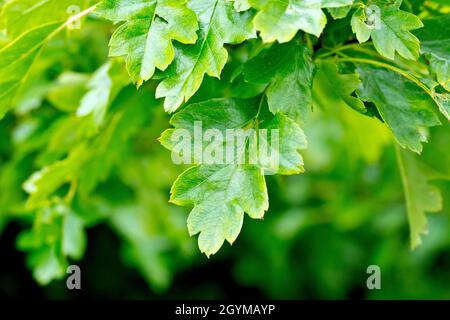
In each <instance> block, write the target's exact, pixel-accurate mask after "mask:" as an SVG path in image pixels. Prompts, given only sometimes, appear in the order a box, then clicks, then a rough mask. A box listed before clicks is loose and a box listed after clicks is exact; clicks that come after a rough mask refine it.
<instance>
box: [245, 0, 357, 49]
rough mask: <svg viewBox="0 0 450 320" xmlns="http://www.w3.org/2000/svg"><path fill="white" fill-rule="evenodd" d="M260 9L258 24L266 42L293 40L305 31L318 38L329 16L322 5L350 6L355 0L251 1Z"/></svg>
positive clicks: (332, 6)
mask: <svg viewBox="0 0 450 320" xmlns="http://www.w3.org/2000/svg"><path fill="white" fill-rule="evenodd" d="M249 2H250V5H251V6H252V7H253V8H255V9H257V10H258V14H257V15H256V17H255V21H254V24H255V27H256V29H257V30H258V31H260V36H261V38H262V39H263V41H264V42H273V41H275V40H277V41H278V42H280V43H283V42H288V41H290V40H291V39H292V38H293V37H294V36H295V34H296V33H297V31H299V30H302V31H305V32H307V33H310V34H313V35H315V36H316V37H319V36H320V34H321V33H322V31H323V29H324V27H325V24H326V22H327V18H326V16H325V13H324V12H323V11H322V8H338V7H345V6H348V5H351V4H352V3H353V0H320V1H314V0H249Z"/></svg>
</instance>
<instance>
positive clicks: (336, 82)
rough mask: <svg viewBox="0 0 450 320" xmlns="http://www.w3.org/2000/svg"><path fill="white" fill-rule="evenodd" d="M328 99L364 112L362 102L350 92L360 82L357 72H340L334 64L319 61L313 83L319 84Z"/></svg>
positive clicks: (352, 91) (364, 108)
mask: <svg viewBox="0 0 450 320" xmlns="http://www.w3.org/2000/svg"><path fill="white" fill-rule="evenodd" d="M317 82H320V86H321V87H322V90H323V91H324V92H326V94H327V95H328V97H331V98H330V99H336V100H341V101H342V102H343V103H345V104H346V105H348V106H349V107H351V108H353V109H355V110H356V111H358V112H361V113H365V111H366V107H365V106H364V103H363V102H362V101H361V100H360V99H358V98H357V97H355V96H353V95H352V94H353V93H354V92H355V91H356V89H358V87H359V86H360V84H361V81H360V80H359V75H358V74H357V73H349V74H340V73H339V70H338V67H337V65H336V64H334V63H331V62H321V63H320V64H319V65H318V71H317V73H316V75H315V77H314V85H315V86H316V85H319V84H318V83H317Z"/></svg>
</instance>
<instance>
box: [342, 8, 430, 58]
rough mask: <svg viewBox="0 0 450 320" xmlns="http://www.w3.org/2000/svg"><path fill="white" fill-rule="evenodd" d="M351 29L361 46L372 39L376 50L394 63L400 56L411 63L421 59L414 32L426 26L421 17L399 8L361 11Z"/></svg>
mask: <svg viewBox="0 0 450 320" xmlns="http://www.w3.org/2000/svg"><path fill="white" fill-rule="evenodd" d="M351 25H352V29H353V32H354V33H356V37H357V39H358V41H359V42H360V43H363V42H366V41H367V40H369V38H372V41H373V44H374V46H375V49H376V50H377V51H378V52H379V53H380V54H381V55H383V56H385V57H387V58H389V59H394V58H395V53H396V52H397V53H398V54H399V55H401V56H402V57H404V58H405V59H409V60H417V59H418V57H419V49H420V43H419V39H417V38H416V37H415V36H414V35H413V34H412V33H411V31H412V30H415V29H418V28H421V27H422V26H423V24H422V22H421V21H420V19H419V18H418V17H417V16H415V15H414V14H412V13H409V12H406V11H402V10H399V9H398V7H397V6H396V5H391V6H381V5H380V6H377V5H375V4H372V5H370V6H367V7H365V8H360V9H358V10H357V11H356V12H355V13H354V14H353V16H352V20H351Z"/></svg>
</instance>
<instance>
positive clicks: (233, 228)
mask: <svg viewBox="0 0 450 320" xmlns="http://www.w3.org/2000/svg"><path fill="white" fill-rule="evenodd" d="M170 201H171V202H173V203H175V204H177V205H181V206H186V205H189V206H194V209H193V210H192V211H191V213H190V215H189V218H188V229H189V233H190V235H191V236H192V235H195V234H197V233H200V235H199V237H198V245H199V248H200V251H201V252H203V253H205V254H206V255H207V256H210V255H211V254H214V253H216V252H217V251H218V250H219V249H220V247H221V246H222V245H223V243H224V241H225V240H227V241H228V242H229V243H230V244H232V243H233V242H234V241H235V240H236V238H237V236H238V235H239V233H240V231H241V228H242V224H243V219H244V212H247V214H248V215H249V216H250V217H252V218H254V219H261V218H262V217H263V216H264V212H265V211H266V210H267V209H268V206H269V204H268V196H267V189H266V184H265V180H264V175H263V173H262V170H261V169H259V168H257V167H254V166H250V165H238V166H236V165H224V166H214V165H203V166H199V167H193V168H191V169H188V170H187V171H185V172H184V173H183V174H182V175H181V176H180V177H179V178H178V179H177V181H175V183H174V185H173V187H172V190H171V198H170Z"/></svg>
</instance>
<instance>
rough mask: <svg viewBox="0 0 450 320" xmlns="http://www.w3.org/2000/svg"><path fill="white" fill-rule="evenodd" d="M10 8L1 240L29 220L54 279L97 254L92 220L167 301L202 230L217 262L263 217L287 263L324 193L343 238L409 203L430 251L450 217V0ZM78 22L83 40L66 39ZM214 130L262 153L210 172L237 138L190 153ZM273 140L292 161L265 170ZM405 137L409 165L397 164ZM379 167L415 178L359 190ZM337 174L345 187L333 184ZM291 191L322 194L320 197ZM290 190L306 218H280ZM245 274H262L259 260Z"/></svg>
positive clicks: (2, 64) (4, 37)
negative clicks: (365, 172) (90, 249)
mask: <svg viewBox="0 0 450 320" xmlns="http://www.w3.org/2000/svg"><path fill="white" fill-rule="evenodd" d="M0 3H2V4H1V5H0V6H1V7H0V8H1V15H0V29H1V32H0V118H1V120H0V121H1V122H0V135H1V139H0V190H1V192H0V230H1V228H2V227H4V226H5V225H6V224H7V223H8V222H9V221H13V220H19V221H23V222H24V223H25V224H26V225H29V226H30V229H27V230H24V231H23V232H22V233H21V234H20V236H19V238H18V241H17V247H18V248H19V249H20V250H22V251H25V252H27V256H28V259H27V261H28V264H29V266H30V268H31V269H32V270H33V274H34V276H35V278H36V280H37V281H39V282H40V283H41V284H47V283H49V282H50V281H52V280H53V279H58V278H61V277H63V276H64V274H65V267H66V266H67V265H68V264H69V262H70V261H71V260H79V259H81V258H82V257H83V254H84V251H85V250H86V229H88V228H91V227H94V226H96V225H97V224H100V223H103V224H106V225H108V226H110V227H111V228H112V229H113V230H114V231H116V233H117V234H119V235H120V237H121V240H122V247H121V248H122V253H123V257H124V259H125V260H126V261H128V262H129V263H130V264H131V265H132V266H134V267H135V268H137V269H138V270H139V271H140V272H141V273H142V275H143V276H144V277H145V279H146V280H147V282H148V283H149V285H150V286H151V287H152V288H153V289H154V290H157V291H158V290H159V291H161V290H165V289H166V288H167V287H168V286H169V285H170V282H171V278H172V276H173V275H174V274H175V273H176V272H177V271H179V270H180V269H182V268H183V267H184V266H185V265H187V264H188V263H190V262H191V260H192V259H193V256H194V252H195V250H194V247H193V245H192V242H191V241H190V239H189V237H188V235H191V236H194V235H197V234H198V246H199V248H200V251H201V252H203V253H205V254H206V255H207V256H210V255H212V254H215V253H217V252H218V250H219V249H220V248H221V247H222V245H223V243H224V242H225V241H227V242H229V243H230V244H231V243H234V242H235V241H236V239H237V238H238V235H239V233H240V232H241V230H242V229H245V227H244V228H243V224H244V216H245V213H247V215H248V216H250V217H251V218H253V219H262V218H263V217H264V216H275V217H274V218H272V219H274V221H276V222H274V224H270V225H269V226H267V227H261V228H267V235H266V238H264V237H263V238H262V239H263V240H264V243H262V244H258V245H259V246H264V248H267V252H264V253H263V254H262V255H263V256H264V257H266V255H267V256H270V255H272V254H273V255H276V254H277V253H276V252H275V251H271V250H274V249H273V248H274V247H271V245H272V244H271V243H270V241H271V240H270V241H269V240H267V239H271V238H270V237H269V236H268V235H270V236H273V235H275V239H276V240H275V241H278V242H277V248H279V247H283V248H285V250H286V251H285V253H286V252H288V250H289V244H283V243H282V241H285V240H284V239H285V238H286V239H291V238H290V237H291V236H290V235H292V237H293V234H296V233H297V231H298V230H300V229H301V228H303V227H304V224H305V222H304V221H303V220H302V219H305V221H309V220H308V219H312V220H314V219H319V218H317V217H316V216H315V215H313V216H314V218H310V217H311V214H310V213H308V212H309V209H307V207H308V206H309V205H312V204H314V203H316V202H317V201H318V200H317V199H320V201H322V202H321V205H320V206H318V207H317V208H316V207H315V209H316V210H317V211H315V212H316V213H317V212H319V213H322V210H323V213H324V215H325V216H324V217H322V218H326V219H328V218H330V217H331V220H332V221H334V222H333V223H335V224H336V225H339V226H341V227H343V228H344V229H345V228H348V229H351V228H352V227H353V226H355V227H361V228H362V225H363V223H364V222H365V221H367V220H368V219H369V218H368V215H369V214H370V213H371V212H381V211H383V212H384V210H390V207H391V206H399V204H401V205H400V206H399V207H400V208H404V212H403V211H401V212H402V214H403V215H404V216H407V217H408V222H409V226H410V238H411V246H412V247H414V248H415V247H417V246H418V245H419V244H420V243H421V242H423V243H424V244H425V243H426V242H427V237H423V235H424V234H425V233H426V232H427V231H429V233H430V234H433V232H434V230H433V228H432V227H430V224H429V223H428V221H427V220H428V219H427V213H428V212H437V211H442V210H447V212H448V204H447V201H448V199H447V197H448V194H449V193H448V192H445V188H447V187H448V180H449V179H450V174H449V169H448V168H449V165H450V162H449V157H450V153H449V148H448V137H449V125H448V120H449V118H450V117H449V114H450V103H449V101H450V92H449V89H450V87H449V79H450V67H449V66H450V44H449V38H448V37H449V34H450V30H449V28H450V23H449V12H450V8H449V6H448V5H447V3H446V2H445V1H427V2H424V3H413V2H412V1H400V0H396V1H390V0H377V1H352V0H322V1H315V0H282V1H280V0H276V1H273V0H235V1H232V0H183V1H175V0H150V1H144V0H105V1H102V2H100V3H99V4H96V3H95V2H93V1H87V0H84V1H82V0H80V1H74V0H71V1H52V0H50V1H44V2H38V1H37V0H11V1H7V2H6V4H3V2H0ZM72 5H76V6H78V8H79V13H77V14H76V16H70V13H68V10H67V9H68V7H69V6H72ZM49 12H51V14H49ZM419 17H420V18H419ZM422 21H423V22H422ZM77 22H80V28H79V29H76V28H75V29H74V28H68V27H71V26H72V25H73V24H74V23H77ZM110 22H113V23H114V24H115V25H113V24H111V23H110ZM108 46H109V57H107V55H108V54H107V48H108ZM164 111H166V112H164ZM167 113H174V114H173V115H172V118H171V119H170V122H169V120H168V119H169V118H168V115H167ZM197 122H201V123H202V128H203V129H204V130H207V129H210V130H213V131H212V132H216V133H222V134H223V135H224V136H226V134H225V133H226V131H227V130H228V129H235V130H240V132H244V133H246V134H248V136H247V137H246V140H245V143H244V145H243V147H242V148H240V149H238V150H237V158H238V159H239V160H240V159H244V161H243V162H238V163H232V164H229V163H227V164H211V163H205V161H204V160H203V157H202V155H203V152H204V150H209V151H211V150H214V149H215V148H216V149H217V148H219V149H220V147H222V148H224V147H226V145H227V142H229V141H228V140H227V139H225V140H221V141H219V140H214V141H213V139H210V140H208V139H205V140H203V141H202V143H200V144H196V143H195V142H191V141H188V142H186V141H183V142H182V143H181V144H180V143H176V142H179V141H178V140H177V136H176V132H177V131H178V130H181V129H182V130H185V132H188V133H190V134H191V135H192V136H194V135H195V126H196V123H197ZM169 124H170V125H172V128H168V127H169ZM271 129H277V130H278V132H279V145H278V148H276V149H275V150H271V151H273V152H275V153H276V156H277V157H278V159H279V165H278V166H276V165H274V163H272V162H270V161H269V162H266V161H264V160H263V159H261V158H259V157H258V156H256V159H253V160H255V161H254V162H249V161H248V159H249V158H250V157H247V156H255V154H256V152H255V149H254V148H255V145H252V144H251V143H250V142H249V141H252V140H253V141H256V145H261V144H263V143H264V141H263V140H262V138H261V136H260V133H262V132H265V131H266V130H267V131H270V130H271ZM161 132H162V134H161ZM158 137H160V138H159V142H160V143H161V144H162V145H163V146H164V147H165V148H167V149H168V150H170V151H171V152H172V158H173V157H175V156H176V157H178V158H186V157H187V158H188V159H189V160H191V163H192V165H193V166H191V167H188V168H186V167H184V166H177V165H175V164H174V163H173V162H172V161H171V160H173V159H170V155H169V153H168V152H167V151H166V150H164V149H163V148H162V147H161V146H160V145H159V144H158V142H157V140H158ZM271 139H274V138H273V137H270V138H269V142H271V141H272V140H271ZM307 140H308V144H307V142H306V141H307ZM392 144H394V145H395V149H396V150H397V151H396V153H395V154H396V157H397V161H392V159H390V158H389V154H391V156H392V150H393V149H394V148H392ZM180 148H181V149H183V150H191V152H190V154H188V155H186V154H184V153H183V152H181V151H180V150H181V149H180ZM300 152H301V154H300ZM199 154H200V157H199V156H198V155H199ZM343 155H344V156H343ZM215 156H219V155H217V154H215ZM223 156H224V155H223V154H222V157H223ZM385 161H386V162H385ZM377 163H378V165H381V166H382V165H384V163H386V166H391V165H392V163H397V165H398V168H397V169H393V168H395V167H393V168H391V167H389V168H390V169H389V170H387V169H386V172H387V173H386V174H387V176H385V177H384V178H378V180H376V181H377V183H373V185H370V186H368V187H367V188H368V190H370V192H371V197H368V196H360V192H361V190H358V188H357V186H355V185H352V182H351V181H350V182H349V181H347V179H350V180H351V177H352V175H353V174H356V173H357V174H360V171H361V170H360V168H361V167H363V166H367V167H368V168H370V166H373V165H374V164H377ZM333 168H334V169H333ZM183 169H185V171H184V172H182V171H183ZM305 170H306V173H305V174H303V175H302V176H301V177H300V178H299V177H297V178H296V177H293V176H292V177H284V176H291V175H296V174H300V173H303V172H305ZM333 170H334V171H333ZM380 170H381V169H380ZM310 172H311V173H310ZM383 172H384V171H383ZM291 178H292V179H297V180H290V179H291ZM316 178H317V181H315V180H314V179H316ZM322 179H323V180H322ZM374 179H375V178H374ZM383 179H386V180H387V181H382V180H383ZM286 181H295V183H294V185H295V186H293V189H295V190H289V188H288V187H286V186H285V185H284V183H287V182H286ZM301 181H304V182H301ZM336 181H341V184H342V186H343V189H342V190H341V189H339V187H333V188H331V189H329V186H330V185H334V184H336ZM302 183H305V184H307V185H308V186H309V187H310V188H311V189H306V190H304V191H302V188H303V185H302ZM361 183H362V184H363V185H364V183H363V182H361ZM171 185H172V187H171V192H170V199H169V190H170V186H171ZM400 185H403V189H404V196H401V197H400V196H398V194H397V193H396V192H397V191H398V189H399V188H398V187H399V186H400ZM273 186H274V187H273ZM363 187H364V186H363ZM363 187H362V188H363ZM272 188H273V189H272ZM277 188H278V189H280V190H281V189H282V191H280V190H277ZM377 188H386V190H387V191H386V193H383V191H382V190H378V189H377ZM440 189H443V190H440ZM290 192H294V194H295V192H297V193H299V192H300V193H301V192H305V194H308V197H309V198H310V203H308V204H300V203H296V202H295V201H297V200H298V199H297V198H296V196H293V197H292V199H291V198H289V193H290ZM272 193H274V194H276V195H275V198H276V199H278V200H277V202H275V204H276V205H277V203H278V204H279V203H284V202H286V203H289V205H293V204H292V203H291V202H294V205H293V206H294V207H295V208H294V209H293V212H295V214H293V213H292V212H290V213H289V212H288V213H286V212H285V211H283V210H281V211H280V210H279V209H273V210H272V209H269V207H271V206H269V202H270V203H272V202H271V201H269V195H271V194H272ZM278 193H280V194H278ZM283 193H284V194H283ZM372 193H373V196H372ZM297 196H299V199H300V198H301V195H297ZM336 197H337V198H336ZM377 197H379V198H380V199H382V200H383V203H381V204H383V205H384V204H385V205H386V207H389V208H383V206H381V205H380V203H378V201H377V199H378V198H377ZM288 198H289V199H288ZM369 198H370V199H369ZM287 199H288V200H287ZM348 199H353V201H350V202H349V201H348ZM403 199H404V200H403ZM360 200H361V201H362V202H359V201H360ZM169 202H170V203H169ZM349 203H352V205H353V206H354V207H352V205H349ZM173 204H175V205H173ZM302 205H304V206H305V208H303V207H302ZM446 205H447V206H446ZM184 207H189V208H190V209H191V212H190V214H189V216H188V218H187V229H188V232H186V230H185V229H186V216H187V212H186V211H185V209H184ZM276 208H277V207H276ZM394 211H395V210H394ZM280 212H283V213H280ZM305 212H306V213H305ZM330 212H331V213H332V214H330ZM279 213H280V216H279V217H278V214H279ZM327 215H329V216H330V217H328V216H327ZM269 219H270V218H269ZM319 220H320V219H319ZM263 224H265V222H262V223H259V224H258V225H263ZM306 224H307V223H306ZM253 226H254V225H252V227H251V228H253ZM297 229H298V230H297ZM261 230H264V229H261ZM280 230H281V231H280ZM396 230H397V229H396ZM446 231H448V226H447V229H446ZM257 235H258V233H256V235H255V241H257V239H256V238H258V237H257ZM330 237H331V236H330ZM291 240H292V239H291ZM291 240H286V241H291ZM331 240H333V239H331ZM251 241H252V240H250V242H251ZM292 241H294V240H292ZM265 242H267V243H265ZM260 250H262V247H261V248H260ZM264 250H265V249H264ZM317 250H319V249H317ZM280 254H283V252H281V253H280ZM269 260H270V259H269ZM242 263H243V266H240V267H242V268H247V267H248V266H249V265H250V266H251V265H252V264H253V261H252V256H251V255H250V256H249V257H248V260H246V262H242ZM245 263H248V265H244V264H245ZM271 267H274V266H271ZM274 268H275V267H274ZM250 269H251V268H250ZM275 269H276V268H275ZM277 270H278V269H277ZM283 272H286V270H281V272H278V271H277V274H282V273H283ZM247 280H248V281H250V282H251V281H252V280H251V279H250V280H249V279H247Z"/></svg>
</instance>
